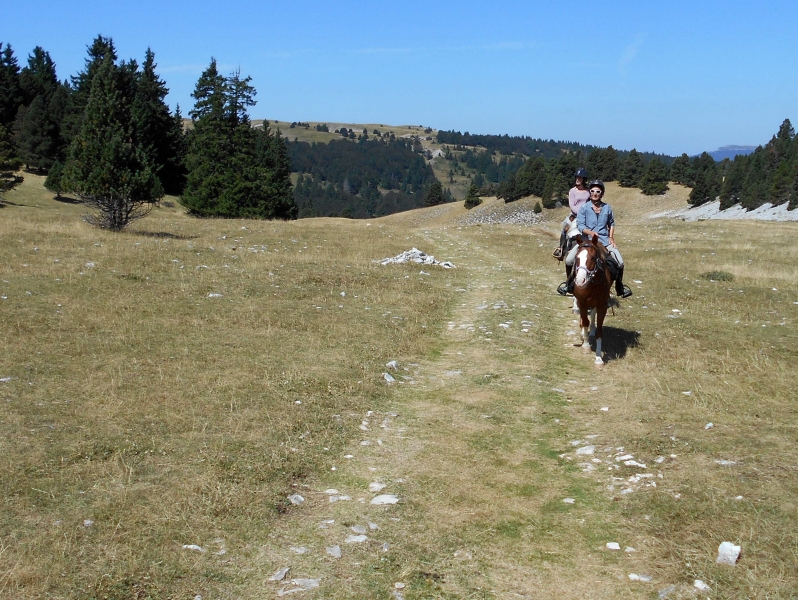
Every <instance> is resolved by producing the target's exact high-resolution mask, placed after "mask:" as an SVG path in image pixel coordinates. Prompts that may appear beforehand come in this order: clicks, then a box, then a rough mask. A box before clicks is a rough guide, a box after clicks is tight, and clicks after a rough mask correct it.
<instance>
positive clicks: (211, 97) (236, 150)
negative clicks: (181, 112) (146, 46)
mask: <svg viewBox="0 0 798 600" xmlns="http://www.w3.org/2000/svg"><path fill="white" fill-rule="evenodd" d="M250 81H251V80H250V78H249V77H241V74H240V73H239V72H235V73H233V74H232V75H230V76H229V77H224V76H222V75H221V74H220V73H219V71H218V69H217V66H216V60H215V59H211V63H210V65H209V66H208V68H207V69H206V70H205V71H204V72H203V73H202V75H201V76H200V78H199V81H197V85H196V87H195V89H194V92H193V94H192V97H193V98H194V100H195V104H194V109H193V110H192V111H191V112H190V113H189V114H190V116H191V119H192V121H193V124H194V127H193V128H192V129H191V131H190V132H189V134H188V136H187V138H188V140H187V142H188V144H187V146H188V148H187V151H186V168H187V170H188V176H187V180H186V186H185V190H184V192H183V195H182V196H181V198H180V202H181V203H182V204H183V205H184V206H185V207H186V208H187V209H188V210H189V212H190V213H191V214H193V215H196V216H200V217H225V218H231V217H240V218H259V219H295V218H296V216H297V209H296V205H295V204H294V200H293V196H292V190H291V179H290V177H291V173H290V171H291V169H290V162H289V159H288V154H287V151H286V146H285V142H284V141H283V138H282V136H281V135H280V132H279V130H278V131H277V132H275V133H272V132H271V131H270V129H269V127H268V125H267V124H266V123H265V122H264V125H263V127H262V128H260V129H256V128H254V127H252V124H251V122H250V118H249V114H248V112H247V109H248V108H249V107H251V106H254V105H255V99H254V98H255V94H256V92H255V89H254V88H253V87H252V86H251V85H250Z"/></svg>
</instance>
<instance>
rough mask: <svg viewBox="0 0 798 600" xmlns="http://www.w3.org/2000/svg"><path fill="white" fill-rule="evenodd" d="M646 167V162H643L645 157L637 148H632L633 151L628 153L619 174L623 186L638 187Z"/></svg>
mask: <svg viewBox="0 0 798 600" xmlns="http://www.w3.org/2000/svg"><path fill="white" fill-rule="evenodd" d="M644 169H645V164H644V162H643V157H642V156H641V155H640V153H639V152H638V151H637V150H636V149H634V148H632V151H631V152H630V153H629V154H628V155H627V157H626V159H625V160H624V161H623V164H622V165H621V172H620V176H619V183H620V184H621V187H638V186H639V185H640V180H641V179H642V178H643V170H644Z"/></svg>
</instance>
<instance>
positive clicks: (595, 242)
mask: <svg viewBox="0 0 798 600" xmlns="http://www.w3.org/2000/svg"><path fill="white" fill-rule="evenodd" d="M590 241H591V242H593V243H594V244H596V245H598V236H597V235H596V234H595V233H594V234H593V237H592V238H591V239H590Z"/></svg>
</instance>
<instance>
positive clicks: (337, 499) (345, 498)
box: [330, 494, 352, 504]
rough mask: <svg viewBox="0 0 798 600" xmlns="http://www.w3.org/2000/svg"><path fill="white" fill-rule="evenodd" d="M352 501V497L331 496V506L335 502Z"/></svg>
mask: <svg viewBox="0 0 798 600" xmlns="http://www.w3.org/2000/svg"><path fill="white" fill-rule="evenodd" d="M351 499H352V497H351V496H346V495H343V494H342V495H340V496H330V504H332V503H333V502H343V501H345V500H351Z"/></svg>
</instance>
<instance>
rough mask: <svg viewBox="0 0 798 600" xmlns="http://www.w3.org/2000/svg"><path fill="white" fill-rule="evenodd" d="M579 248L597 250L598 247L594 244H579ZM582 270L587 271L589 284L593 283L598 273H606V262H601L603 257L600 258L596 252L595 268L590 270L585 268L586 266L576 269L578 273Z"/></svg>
mask: <svg viewBox="0 0 798 600" xmlns="http://www.w3.org/2000/svg"><path fill="white" fill-rule="evenodd" d="M579 247H580V248H593V249H594V250H595V249H596V247H595V246H594V245H593V244H579ZM580 270H583V271H587V281H588V283H592V282H593V278H594V277H595V276H596V274H597V273H599V272H602V273H603V272H604V261H603V260H601V257H600V256H599V252H598V251H597V252H596V266H595V267H593V268H592V269H588V268H587V266H585V265H578V266H577V267H576V272H577V273H578V272H579V271H580Z"/></svg>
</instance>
